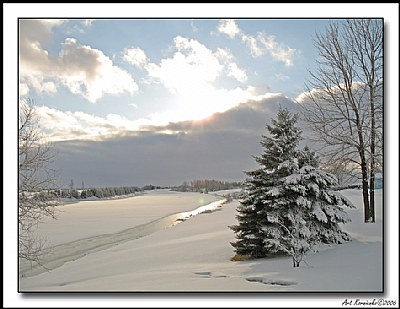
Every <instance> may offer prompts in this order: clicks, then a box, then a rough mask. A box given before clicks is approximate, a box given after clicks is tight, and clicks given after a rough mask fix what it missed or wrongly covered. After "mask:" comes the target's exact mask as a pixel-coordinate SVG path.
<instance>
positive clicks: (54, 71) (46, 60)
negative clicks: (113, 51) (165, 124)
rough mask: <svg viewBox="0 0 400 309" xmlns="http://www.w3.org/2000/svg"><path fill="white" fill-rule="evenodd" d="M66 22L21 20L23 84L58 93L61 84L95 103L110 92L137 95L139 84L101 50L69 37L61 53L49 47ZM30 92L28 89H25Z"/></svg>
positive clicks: (21, 80)
mask: <svg viewBox="0 0 400 309" xmlns="http://www.w3.org/2000/svg"><path fill="white" fill-rule="evenodd" d="M61 23H63V21H52V22H50V21H48V20H20V83H21V84H22V89H26V88H27V87H28V88H29V89H30V90H31V89H33V90H35V91H36V92H37V93H39V94H41V93H47V94H51V93H55V92H56V91H57V89H58V87H59V86H60V85H64V86H65V87H67V88H68V89H69V90H70V91H71V92H72V93H75V94H78V95H81V96H83V97H84V98H86V99H87V100H88V101H89V102H92V103H95V102H96V101H97V100H98V99H100V98H102V97H103V96H104V95H106V94H120V93H123V92H128V93H130V94H134V93H135V92H136V91H137V90H138V86H137V84H136V83H135V81H134V80H133V78H132V77H131V76H130V75H129V74H128V73H127V72H126V71H124V70H122V69H120V68H118V67H117V66H115V65H113V62H112V60H111V59H110V58H109V57H107V56H106V55H104V53H103V52H102V51H100V50H98V49H95V48H92V47H90V46H88V45H81V44H79V43H78V42H77V40H76V39H74V38H67V39H65V41H64V43H63V44H62V45H61V50H60V52H59V54H58V55H50V54H49V52H48V51H47V50H46V49H45V47H44V46H45V45H47V44H48V43H49V42H51V40H52V28H53V27H54V26H57V25H60V24H61ZM24 93H26V91H24Z"/></svg>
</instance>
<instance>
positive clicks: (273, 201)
mask: <svg viewBox="0 0 400 309" xmlns="http://www.w3.org/2000/svg"><path fill="white" fill-rule="evenodd" d="M296 121H297V116H296V115H291V114H290V113H289V112H288V110H287V109H280V110H279V112H278V117H277V120H273V126H267V129H268V131H269V133H270V135H269V136H263V140H262V141H261V145H262V146H263V148H264V153H263V154H262V155H261V156H260V157H256V158H255V159H256V161H257V162H258V163H259V164H260V168H259V169H257V170H255V171H252V172H248V173H247V175H248V176H250V178H249V179H248V180H247V188H246V189H247V192H248V194H247V197H246V198H245V199H243V201H242V202H241V205H240V206H239V207H238V209H237V211H238V215H237V219H238V223H239V224H238V225H236V226H233V227H231V228H232V229H233V231H234V232H235V233H236V237H237V241H236V242H234V243H232V245H233V246H234V247H235V251H236V253H237V254H238V255H249V256H251V257H264V256H267V255H269V254H276V253H284V254H288V255H290V256H292V258H293V266H295V267H297V266H299V263H300V261H301V260H302V259H303V256H304V255H305V254H306V253H307V252H308V251H309V250H310V249H311V248H312V247H313V245H315V244H318V243H341V242H343V241H345V240H348V239H349V238H348V235H347V234H346V233H344V232H342V231H341V230H340V226H339V223H345V222H347V221H348V217H347V215H346V213H345V212H344V210H343V209H342V207H343V206H344V205H346V206H351V204H350V202H349V201H347V200H346V199H345V198H343V197H342V196H341V195H340V194H338V193H335V192H333V191H332V190H330V187H332V186H334V185H336V179H335V177H334V176H333V175H331V174H328V173H325V172H322V171H320V170H318V168H317V166H318V158H317V157H316V156H315V154H314V153H313V152H311V151H310V149H309V148H307V147H306V148H305V149H304V150H297V146H298V143H299V141H300V138H301V137H300V135H301V132H300V130H299V129H298V128H296V126H295V124H296Z"/></svg>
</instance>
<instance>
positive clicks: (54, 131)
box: [35, 106, 146, 141]
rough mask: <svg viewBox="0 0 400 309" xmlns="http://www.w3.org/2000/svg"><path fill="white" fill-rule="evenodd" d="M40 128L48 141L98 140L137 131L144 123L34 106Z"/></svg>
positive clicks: (111, 116)
mask: <svg viewBox="0 0 400 309" xmlns="http://www.w3.org/2000/svg"><path fill="white" fill-rule="evenodd" d="M35 108H36V110H37V113H38V118H39V122H40V126H41V128H42V130H43V131H44V133H45V134H46V135H47V139H48V140H49V141H60V140H78V139H81V140H99V139H104V138H110V137H111V136H114V135H120V134H128V133H132V132H136V131H138V130H139V127H140V125H141V124H145V123H146V122H145V121H140V120H138V121H130V120H128V119H127V118H125V117H122V116H120V115H116V114H108V115H107V116H106V117H105V118H102V117H97V116H93V115H89V114H87V113H83V112H70V111H66V112H64V111H60V110H56V109H53V108H50V107H47V106H36V107H35Z"/></svg>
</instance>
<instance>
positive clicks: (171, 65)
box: [123, 36, 256, 123]
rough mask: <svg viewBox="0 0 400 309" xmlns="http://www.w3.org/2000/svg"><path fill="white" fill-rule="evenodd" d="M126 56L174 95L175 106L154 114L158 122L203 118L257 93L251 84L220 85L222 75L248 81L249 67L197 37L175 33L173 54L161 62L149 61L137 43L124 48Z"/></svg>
mask: <svg viewBox="0 0 400 309" xmlns="http://www.w3.org/2000/svg"><path fill="white" fill-rule="evenodd" d="M123 59H124V60H125V61H127V62H129V63H131V64H132V65H135V66H140V67H142V68H144V69H145V70H146V71H147V73H148V78H147V79H146V80H147V82H153V83H161V84H162V85H164V86H165V87H166V88H167V89H168V90H169V91H170V92H171V93H172V94H173V95H174V96H175V101H174V104H175V108H174V109H173V110H171V111H169V112H163V113H157V114H153V115H151V118H152V120H153V121H156V122H157V123H163V122H164V123H165V122H168V121H179V120H183V119H200V118H204V117H207V116H209V115H211V114H212V113H214V112H221V111H225V110H227V109H229V108H231V107H233V106H235V105H237V104H239V103H240V102H243V101H246V100H249V99H250V98H253V97H254V96H255V95H256V94H255V93H254V92H253V91H252V88H251V87H246V88H243V87H241V86H236V87H235V88H231V89H225V88H221V87H217V86H216V85H215V84H216V81H217V79H218V78H220V77H222V78H232V79H233V80H234V81H235V82H238V83H244V82H246V81H247V78H248V77H247V74H246V71H245V70H243V69H241V68H240V67H239V66H238V64H237V62H236V59H235V57H234V56H233V55H232V53H231V52H230V51H229V50H228V49H221V48H217V50H215V51H213V50H211V49H209V48H207V47H206V46H205V45H203V44H202V43H200V42H199V41H197V40H194V39H189V38H185V37H182V36H177V37H175V38H174V40H173V53H172V55H170V56H169V57H166V58H163V59H161V60H160V62H159V63H158V64H156V63H152V62H150V61H149V59H148V57H147V56H146V54H145V53H144V51H143V50H141V49H139V48H134V47H132V48H130V49H126V50H125V51H124V54H123Z"/></svg>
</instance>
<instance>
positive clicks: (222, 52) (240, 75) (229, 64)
mask: <svg viewBox="0 0 400 309" xmlns="http://www.w3.org/2000/svg"><path fill="white" fill-rule="evenodd" d="M215 55H216V56H217V58H218V59H219V60H220V61H221V62H222V63H225V70H226V73H227V75H228V76H231V77H233V78H235V79H236V80H237V81H239V82H241V83H244V82H246V81H247V74H246V71H245V70H242V69H240V68H239V67H238V65H237V64H236V62H235V61H236V59H235V57H234V56H233V55H232V53H231V52H230V51H229V50H228V49H222V48H218V49H217V51H216V53H215Z"/></svg>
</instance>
